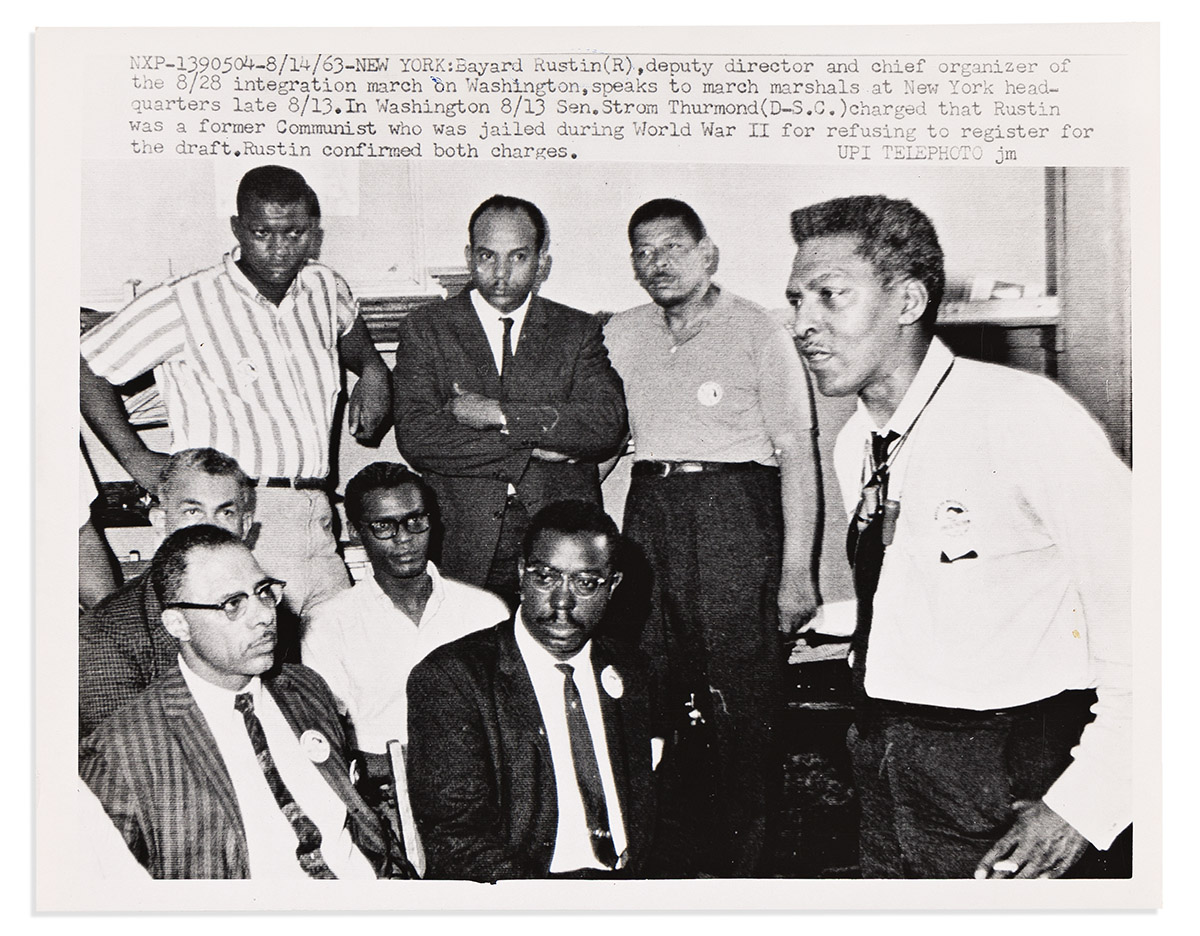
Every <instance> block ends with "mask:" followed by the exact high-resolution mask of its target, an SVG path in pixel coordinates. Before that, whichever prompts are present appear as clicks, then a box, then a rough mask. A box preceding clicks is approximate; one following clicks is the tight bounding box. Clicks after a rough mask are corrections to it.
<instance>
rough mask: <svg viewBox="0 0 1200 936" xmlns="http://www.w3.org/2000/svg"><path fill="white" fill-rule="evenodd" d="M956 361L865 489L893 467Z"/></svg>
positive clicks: (952, 363)
mask: <svg viewBox="0 0 1200 936" xmlns="http://www.w3.org/2000/svg"><path fill="white" fill-rule="evenodd" d="M954 361H955V359H954V358H951V360H950V363H949V364H948V365H947V366H946V370H945V371H943V372H942V376H941V377H940V378H938V382H937V384H936V386H934V388H933V390H932V391H931V392H930V394H929V398H928V399H927V400H926V401H925V404H924V405H923V406H922V407H921V409H920V410H919V411H918V412H917V415H916V416H914V417H913V420H912V422H910V423H909V424H908V428H907V429H905V430H904V433H903V434H902V435H901V436H900V438H899V439H898V440H896V444H895V446H893V448H892V450H891V451H890V452H888V455H887V458H885V459H884V461H883V464H882V465H880V466H879V467H878V468H875V469H874V470H873V471H872V472H871V477H870V478H868V479H867V483H866V484H864V485H863V488H864V489H865V488H868V487H870V486H871V485H872V484H878V483H879V482H880V481H882V479H883V476H884V475H885V474H887V472H888V469H890V468H891V467H892V462H894V461H895V460H896V456H897V455H898V454H899V452H900V449H901V448H902V447H903V446H904V443H905V442H907V441H908V437H909V435H910V434H911V433H912V431H913V427H914V426H915V425H916V424H917V420H919V419H920V418H921V417H922V416H924V415H925V410H927V409H928V408H929V404H930V403H932V402H933V398H934V397H935V396H937V393H938V391H939V390H941V389H942V384H944V383H945V382H946V378H947V377H949V376H950V371H952V370H953V369H954ZM872 462H874V459H872Z"/></svg>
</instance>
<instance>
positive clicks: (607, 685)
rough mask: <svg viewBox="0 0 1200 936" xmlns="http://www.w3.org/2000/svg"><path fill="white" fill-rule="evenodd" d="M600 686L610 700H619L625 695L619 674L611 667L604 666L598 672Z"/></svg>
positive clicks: (623, 684)
mask: <svg viewBox="0 0 1200 936" xmlns="http://www.w3.org/2000/svg"><path fill="white" fill-rule="evenodd" d="M600 685H602V686H603V687H604V691H605V692H607V693H608V696H609V698H610V699H619V698H621V696H623V695H625V683H624V682H622V681H621V674H620V673H618V672H617V671H616V670H615V669H613V668H612V667H611V666H606V667H604V669H602V670H601V671H600Z"/></svg>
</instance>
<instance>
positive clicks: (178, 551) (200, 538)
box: [150, 523, 248, 605]
mask: <svg viewBox="0 0 1200 936" xmlns="http://www.w3.org/2000/svg"><path fill="white" fill-rule="evenodd" d="M222 546H237V547H240V548H241V549H248V547H247V546H246V544H245V543H243V542H242V541H241V540H240V539H238V538H237V536H235V535H234V534H233V533H230V532H229V531H228V530H226V529H223V528H222V527H218V526H212V525H211V524H207V523H198V524H196V525H195V526H189V527H184V528H183V529H182V530H176V531H175V532H174V533H172V534H171V535H170V536H168V537H167V538H166V539H165V540H163V544H162V545H161V546H159V547H158V552H156V553H155V554H154V559H153V561H152V562H151V563H150V584H151V585H152V586H153V587H154V594H155V595H157V596H158V600H159V603H160V604H164V605H165V604H170V603H171V602H172V601H178V600H179V595H180V593H181V592H182V591H183V579H184V576H185V575H186V574H187V567H188V556H189V555H190V554H191V553H192V552H193V551H194V550H197V549H218V548H220V547H222Z"/></svg>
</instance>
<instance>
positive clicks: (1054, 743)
mask: <svg viewBox="0 0 1200 936" xmlns="http://www.w3.org/2000/svg"><path fill="white" fill-rule="evenodd" d="M1094 701H1095V693H1093V692H1090V691H1083V690H1078V691H1070V692H1064V693H1062V694H1060V695H1058V696H1055V697H1054V698H1052V699H1047V700H1045V701H1043V702H1040V703H1034V704H1032V705H1028V706H1022V707H1020V708H1019V709H1014V710H1012V711H1009V712H998V713H975V712H967V711H963V710H959V709H938V708H933V707H931V706H916V705H913V706H908V705H903V704H898V703H896V704H893V703H878V702H872V701H868V702H867V703H866V704H865V705H864V706H863V707H862V708H861V709H860V711H859V713H858V716H857V718H856V722H855V724H854V725H853V726H852V727H851V729H850V733H849V736H848V739H847V743H848V745H849V748H850V755H851V758H852V760H853V762H854V781H855V786H856V787H857V790H858V796H859V803H860V806H861V808H862V820H861V826H860V830H859V833H860V834H859V849H860V863H861V867H862V875H863V877H865V878H969V877H971V876H972V875H973V874H974V872H975V866H976V864H978V863H979V860H980V859H981V858H982V857H983V856H984V855H985V854H986V853H987V851H988V849H990V848H991V847H992V845H994V844H995V842H996V840H997V839H998V838H999V837H1000V836H1001V835H1002V834H1003V833H1004V832H1006V831H1007V830H1008V828H1009V826H1010V825H1011V824H1012V821H1013V817H1014V814H1013V810H1012V805H1013V803H1014V802H1015V801H1017V800H1034V799H1039V798H1041V796H1042V795H1043V794H1044V793H1045V792H1046V790H1048V789H1049V788H1050V786H1051V784H1052V783H1053V782H1054V781H1055V780H1056V779H1057V778H1058V776H1059V775H1060V774H1061V773H1062V772H1063V770H1064V769H1065V768H1066V766H1067V764H1068V763H1069V762H1070V759H1071V754H1070V752H1071V748H1072V747H1074V745H1075V744H1076V743H1077V742H1078V741H1079V736H1080V733H1081V732H1082V731H1083V728H1084V726H1085V725H1086V724H1087V723H1088V722H1089V721H1091V720H1092V717H1093V716H1092V715H1091V712H1090V711H1089V707H1090V705H1091V704H1092V703H1093V702H1094Z"/></svg>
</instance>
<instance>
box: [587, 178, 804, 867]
mask: <svg viewBox="0 0 1200 936" xmlns="http://www.w3.org/2000/svg"><path fill="white" fill-rule="evenodd" d="M628 233H629V242H630V247H631V248H632V261H633V272H634V276H635V277H636V279H637V281H638V283H640V284H641V286H642V287H643V288H644V289H645V290H646V292H647V293H648V294H649V296H650V298H651V299H652V300H653V302H652V303H650V304H648V305H643V306H639V307H637V308H634V309H628V310H626V311H624V312H620V313H618V314H617V315H615V316H614V317H613V318H612V320H611V321H610V322H609V323H608V325H607V326H606V327H605V341H606V342H607V344H608V350H609V354H610V355H611V356H612V361H613V366H614V367H616V369H617V372H618V373H619V374H620V375H621V379H622V380H623V381H624V385H625V397H626V400H627V402H628V405H629V423H630V428H631V431H632V435H633V444H634V455H633V457H634V463H633V468H632V483H631V486H630V489H629V498H628V500H627V501H626V504H625V526H624V532H625V534H626V536H628V537H629V538H630V540H632V541H633V542H634V543H636V544H637V545H638V546H639V547H640V548H641V549H642V550H643V551H644V553H645V556H646V559H647V561H648V563H649V565H650V567H651V569H652V570H653V578H654V581H653V584H652V589H651V609H650V615H649V619H648V620H647V622H646V624H645V627H644V628H643V630H642V634H641V643H642V647H643V649H645V650H646V652H647V653H648V655H649V656H650V659H651V666H652V668H653V670H654V672H655V675H656V676H657V677H658V678H659V679H660V680H661V681H662V684H663V687H664V693H663V702H664V704H665V705H667V710H666V712H665V713H664V714H665V716H666V717H667V718H668V719H670V721H671V722H672V723H673V724H674V725H675V726H676V727H677V729H678V732H677V734H678V737H679V738H680V743H681V755H682V756H681V757H680V758H679V759H678V760H677V763H680V764H682V763H685V762H686V761H687V759H688V758H687V755H684V754H683V751H685V750H690V751H691V752H692V762H693V763H696V764H701V765H703V766H697V767H694V768H693V769H690V770H687V771H686V772H685V775H684V776H681V777H680V779H679V788H680V789H681V790H682V791H684V792H685V793H687V794H688V795H690V796H692V797H694V799H693V800H690V801H685V800H684V798H682V797H675V798H674V799H673V801H672V802H669V803H667V804H666V805H667V808H675V809H678V810H680V812H681V814H682V815H681V816H680V817H679V821H678V822H677V825H678V827H680V828H683V829H687V830H690V831H691V832H693V833H694V834H695V836H696V849H695V852H696V854H697V863H698V867H699V868H700V869H701V870H702V871H704V872H706V873H709V874H714V875H719V876H729V877H748V876H754V875H755V874H757V873H759V868H760V860H761V858H762V855H763V852H764V846H765V842H766V838H767V835H768V833H769V830H770V826H771V822H770V819H769V817H770V815H771V811H772V805H771V804H772V802H773V801H775V799H776V797H777V794H778V792H779V790H780V787H781V785H782V775H781V773H780V770H779V765H778V759H779V758H778V754H777V751H776V750H775V748H774V743H775V742H774V741H773V728H774V722H775V719H776V715H777V712H778V710H780V709H781V707H782V696H781V692H780V689H781V681H780V678H779V677H780V675H781V674H782V668H783V663H784V659H783V651H782V648H781V644H780V638H779V633H778V631H785V632H791V631H794V630H795V629H796V628H797V627H799V626H800V625H802V624H803V623H805V622H806V621H807V620H808V619H809V618H810V617H811V616H812V615H813V613H814V612H815V610H816V591H815V583H814V580H813V567H814V566H813V550H814V524H815V518H816V504H817V496H818V495H817V485H816V457H815V450H814V447H813V438H812V435H813V434H812V429H813V415H812V408H811V401H810V396H809V391H808V385H807V383H806V380H805V375H804V370H803V367H802V365H801V364H800V362H799V360H797V358H796V352H795V348H794V347H793V345H792V341H791V338H790V337H789V336H788V335H787V333H786V332H785V331H784V329H783V328H782V326H780V325H779V324H778V323H776V322H774V321H772V320H771V319H770V318H768V316H767V315H766V314H765V313H764V311H763V310H762V309H761V308H760V307H758V306H757V305H755V304H754V303H751V302H748V301H746V300H745V299H742V298H740V297H738V296H735V295H733V294H732V293H729V292H727V291H726V290H724V289H722V288H721V287H720V286H718V285H717V284H716V283H714V282H713V281H712V277H713V274H714V273H715V272H716V269H717V262H718V251H717V247H716V244H714V243H713V241H712V239H711V238H710V237H709V236H708V233H707V231H706V230H705V228H704V224H703V223H702V222H701V220H700V217H699V216H698V215H697V214H696V212H695V210H694V209H693V208H692V207H691V206H690V205H688V204H686V203H685V202H681V201H678V200H676V199H669V198H661V199H654V200H653V201H650V202H647V203H646V204H644V205H642V206H641V207H639V208H638V209H637V210H636V211H635V212H634V213H633V215H632V217H631V218H630V221H629V228H628ZM710 803H711V804H713V806H715V808H712V806H710V805H709V804H710ZM700 809H703V810H708V811H711V813H712V818H711V821H708V822H704V823H695V822H691V821H689V817H688V813H689V812H693V811H695V810H700Z"/></svg>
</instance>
